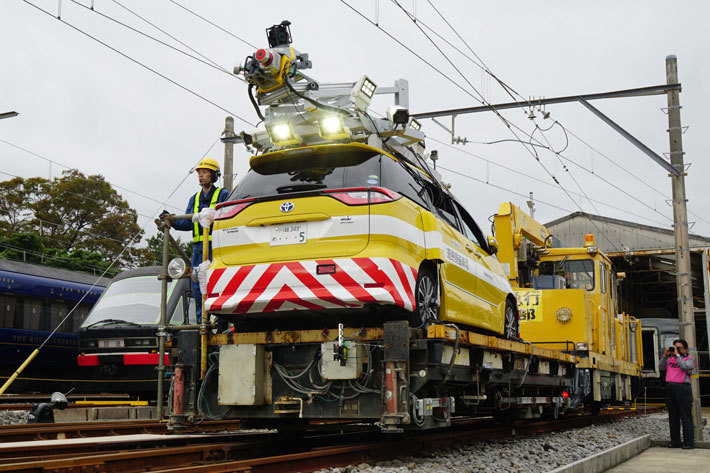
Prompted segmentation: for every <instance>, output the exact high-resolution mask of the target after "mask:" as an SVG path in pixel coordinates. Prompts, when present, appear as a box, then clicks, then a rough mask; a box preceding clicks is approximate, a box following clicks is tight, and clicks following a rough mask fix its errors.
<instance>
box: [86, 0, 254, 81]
mask: <svg viewBox="0 0 710 473" xmlns="http://www.w3.org/2000/svg"><path fill="white" fill-rule="evenodd" d="M72 1H75V0H72ZM111 1H112V2H113V3H115V4H116V5H118V6H119V7H121V8H123V9H124V10H126V11H127V12H128V13H130V14H131V15H133V16H135V17H136V18H139V19H141V20H142V21H144V22H145V23H147V24H149V25H150V26H152V27H153V28H155V29H156V30H158V31H160V32H161V33H163V34H164V35H166V36H167V37H168V38H170V39H172V40H173V41H177V42H178V43H180V44H181V45H182V46H184V47H186V48H187V49H189V50H190V51H192V52H193V53H195V54H197V55H198V56H200V57H201V58H202V59H204V60H205V61H207V62H209V63H210V64H212V65H214V66H215V67H216V68H217V69H219V70H221V71H223V72H226V73H227V74H229V75H230V76H232V77H237V78H240V77H239V76H235V75H234V74H232V73H231V72H230V71H229V70H228V69H226V68H224V67H222V66H220V65H219V64H218V63H217V62H216V61H213V60H212V59H210V58H209V57H207V56H205V55H204V54H202V53H201V52H199V51H197V50H196V49H194V48H192V47H191V46H190V45H188V44H187V43H185V42H184V41H181V40H180V39H178V38H177V37H175V36H174V35H172V34H170V33H168V32H167V31H166V30H165V29H163V28H161V27H159V26H158V25H156V24H155V23H153V22H152V21H150V20H148V19H147V18H145V17H144V16H142V15H140V14H138V13H136V12H135V11H133V10H131V9H130V8H128V7H127V6H125V5H124V4H122V3H121V2H119V1H118V0H111ZM94 10H95V8H94ZM240 79H241V78H240Z"/></svg>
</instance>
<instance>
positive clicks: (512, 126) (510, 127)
mask: <svg viewBox="0 0 710 473" xmlns="http://www.w3.org/2000/svg"><path fill="white" fill-rule="evenodd" d="M392 2H393V3H394V4H396V5H397V6H398V7H399V8H400V9H401V10H402V11H403V12H404V13H405V14H406V15H407V16H408V17H409V18H410V20H412V22H413V23H414V25H415V26H416V27H417V29H419V30H420V31H421V32H422V33H423V34H424V36H425V37H426V38H427V39H428V40H429V41H430V42H431V43H432V44H433V45H434V46H435V47H436V48H437V50H438V51H439V52H440V53H441V55H442V56H444V57H445V58H446V60H447V61H449V62H450V63H451V61H450V59H449V58H448V57H447V55H446V54H445V53H444V52H443V51H442V50H441V49H440V48H439V47H438V46H437V45H436V44H435V42H434V41H433V40H432V39H431V38H430V37H429V36H428V35H427V34H426V33H425V32H424V31H423V30H422V28H421V27H420V26H419V25H418V24H417V20H416V17H414V16H413V15H411V14H410V13H409V12H408V11H407V10H406V9H404V8H403V7H402V6H401V5H400V4H399V2H397V1H396V0H392ZM341 3H343V4H344V5H346V6H347V7H348V8H350V9H351V10H352V11H354V12H355V13H357V14H358V15H359V16H361V17H362V18H364V19H365V20H366V21H367V22H369V23H370V24H371V25H373V26H375V27H376V28H378V29H379V30H380V31H382V32H384V33H385V34H386V35H387V36H388V37H390V38H392V39H393V40H394V41H396V42H397V43H398V44H400V45H402V46H403V47H404V48H405V49H407V50H408V51H409V52H411V53H412V54H414V55H415V56H417V57H418V58H420V59H422V60H423V61H424V62H425V63H426V64H428V65H430V66H431V67H432V68H433V69H434V70H436V71H437V72H438V73H439V74H442V75H444V77H446V78H447V80H449V82H452V83H453V84H455V85H456V86H457V87H458V88H460V89H462V90H464V91H465V92H466V93H467V95H469V96H471V97H473V98H474V99H475V100H477V101H478V102H481V103H483V104H485V105H487V106H489V107H491V109H492V110H493V111H494V113H495V114H496V116H497V117H498V118H499V119H501V121H502V122H503V123H504V124H505V125H506V127H507V129H508V130H509V131H510V132H511V133H512V134H513V136H514V137H515V138H516V139H517V141H518V142H519V143H521V144H522V145H523V148H524V149H525V150H526V151H528V153H529V154H530V155H531V156H532V157H533V158H534V159H535V160H536V161H537V162H538V164H539V165H540V166H541V167H542V168H543V169H544V170H545V172H546V173H547V174H548V175H549V176H550V178H551V179H552V180H553V181H555V183H557V184H558V186H559V188H560V189H561V190H562V191H563V192H564V193H565V195H566V196H567V197H568V198H569V200H571V201H572V202H573V203H574V204H575V206H576V207H578V209H579V210H580V211H581V212H582V213H585V214H586V212H584V209H582V207H581V206H580V205H579V204H578V203H577V201H576V200H575V199H574V198H573V197H572V195H571V194H570V193H569V191H568V190H567V189H566V188H565V187H564V186H563V185H562V183H561V182H560V181H559V180H558V179H557V177H555V176H554V174H553V173H551V172H550V171H549V169H547V167H546V166H545V165H544V164H543V163H542V161H541V160H540V156H539V155H538V153H537V151H536V150H535V147H534V146H532V145H531V144H530V148H528V146H526V145H528V144H529V143H528V142H526V141H524V140H522V139H521V138H520V136H518V134H517V133H516V132H515V129H518V130H520V131H521V132H522V133H523V134H525V135H526V136H527V137H528V138H530V139H531V141H532V140H533V137H531V136H530V134H529V133H527V132H525V131H524V130H522V129H521V128H520V127H518V126H517V125H516V124H514V123H512V122H510V121H508V120H507V119H505V118H504V117H503V116H502V115H500V113H499V112H497V110H495V107H493V106H492V105H491V104H489V103H487V102H486V100H485V98H484V97H483V96H482V95H481V94H480V92H479V91H478V90H477V89H476V88H475V87H473V86H472V89H473V90H474V91H475V92H476V93H477V94H478V95H479V97H480V98H477V97H475V96H473V94H471V93H470V92H468V91H466V90H465V89H464V88H463V87H462V86H461V85H460V84H458V83H457V82H455V81H454V80H453V79H451V78H450V77H449V76H448V75H446V74H444V73H443V72H441V71H440V70H439V69H438V68H436V67H434V66H432V65H431V64H430V63H429V62H427V61H425V60H424V59H423V58H422V57H421V56H420V55H419V54H417V53H416V52H414V51H413V50H412V49H411V48H409V47H408V46H406V45H404V44H403V43H402V42H401V41H399V40H397V39H396V38H394V36H392V35H391V34H390V33H389V32H387V31H386V30H385V29H383V28H382V27H380V26H379V24H376V23H374V22H373V21H371V20H370V19H369V18H367V17H366V16H365V15H364V14H362V13H361V12H360V11H359V10H357V9H356V8H354V7H352V6H351V5H350V4H348V3H347V2H346V1H345V0H341ZM452 65H453V64H452ZM455 69H456V70H457V72H459V74H460V75H461V76H462V77H463V78H464V79H465V80H466V77H465V75H464V74H463V73H461V71H460V70H459V69H458V68H456V67H455ZM466 82H467V83H469V85H470V82H469V81H468V80H466ZM538 143H539V142H538ZM540 144H541V143H540ZM589 221H590V223H591V224H592V226H594V227H595V228H596V229H597V232H598V233H599V234H600V235H601V236H602V237H603V238H604V239H605V240H607V242H608V243H609V244H610V245H611V246H612V247H616V246H617V245H615V244H614V243H613V242H612V241H611V240H609V238H608V237H607V236H606V235H605V234H604V233H603V232H602V231H601V229H600V228H599V227H598V225H597V224H596V222H594V221H593V220H592V219H591V218H590V219H589ZM619 244H620V245H619V247H623V243H621V242H619Z"/></svg>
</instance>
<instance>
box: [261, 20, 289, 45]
mask: <svg viewBox="0 0 710 473" xmlns="http://www.w3.org/2000/svg"><path fill="white" fill-rule="evenodd" d="M266 39H268V40H269V47H270V48H278V47H279V46H288V45H289V44H291V43H292V42H293V40H292V39H291V22H290V21H288V20H284V21H282V22H281V24H279V25H274V26H272V27H271V28H266Z"/></svg>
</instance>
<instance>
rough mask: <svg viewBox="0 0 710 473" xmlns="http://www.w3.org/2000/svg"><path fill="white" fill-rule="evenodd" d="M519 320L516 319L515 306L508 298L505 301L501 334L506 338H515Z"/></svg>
mask: <svg viewBox="0 0 710 473" xmlns="http://www.w3.org/2000/svg"><path fill="white" fill-rule="evenodd" d="M519 324H520V321H519V320H518V315H517V313H516V312H515V306H514V305H513V302H511V300H510V299H508V300H506V301H505V327H504V328H503V336H504V337H505V338H507V339H508V340H515V339H517V338H518V326H519Z"/></svg>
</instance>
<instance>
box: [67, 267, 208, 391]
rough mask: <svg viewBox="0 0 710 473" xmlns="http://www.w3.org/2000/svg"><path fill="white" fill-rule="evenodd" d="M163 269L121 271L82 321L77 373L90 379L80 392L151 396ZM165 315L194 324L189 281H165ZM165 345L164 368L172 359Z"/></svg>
mask: <svg viewBox="0 0 710 473" xmlns="http://www.w3.org/2000/svg"><path fill="white" fill-rule="evenodd" d="M161 272H162V267H160V266H149V267H144V268H135V269H130V270H128V271H124V272H122V273H120V274H119V275H117V276H116V277H115V278H113V279H112V280H111V283H110V284H109V286H108V287H107V288H106V291H105V292H104V294H103V295H102V297H101V299H99V301H98V303H97V304H96V305H95V306H94V307H93V309H92V310H91V312H90V313H89V315H88V316H87V317H86V319H85V320H84V321H83V322H82V324H81V327H80V328H79V334H78V335H79V354H78V356H77V359H76V363H77V365H78V368H77V373H78V376H77V377H79V378H81V379H85V380H90V381H89V382H86V383H81V384H80V385H79V389H80V390H81V391H82V392H86V393H100V392H111V393H128V394H132V395H135V396H139V397H141V398H144V399H145V398H154V397H155V395H156V390H157V377H156V374H157V371H156V370H155V368H156V366H157V365H158V362H159V356H158V338H157V336H156V333H157V331H158V323H159V320H160V294H161V282H160V280H159V279H158V276H159V275H160V273H161ZM167 319H168V323H170V324H172V325H181V324H189V323H193V324H194V323H196V318H195V300H194V298H193V297H192V294H191V291H190V284H189V281H188V280H185V279H179V280H174V281H171V282H170V283H168V300H167ZM167 345H168V352H167V353H166V355H165V365H166V366H168V365H170V363H171V362H174V360H175V357H174V352H175V347H174V346H173V342H172V340H169V341H168V344H167ZM169 375H170V373H169V370H168V371H167V372H166V377H169Z"/></svg>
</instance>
